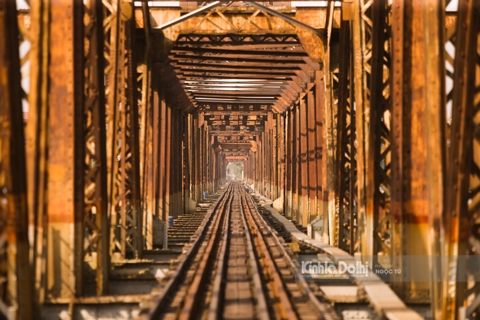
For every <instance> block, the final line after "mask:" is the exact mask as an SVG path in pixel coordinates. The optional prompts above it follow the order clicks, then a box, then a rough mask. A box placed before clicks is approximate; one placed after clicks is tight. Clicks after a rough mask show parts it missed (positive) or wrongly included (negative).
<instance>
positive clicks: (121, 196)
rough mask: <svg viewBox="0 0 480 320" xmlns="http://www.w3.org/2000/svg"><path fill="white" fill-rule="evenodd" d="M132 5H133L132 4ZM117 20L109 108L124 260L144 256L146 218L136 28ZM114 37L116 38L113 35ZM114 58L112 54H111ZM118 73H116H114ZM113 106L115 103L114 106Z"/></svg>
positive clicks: (115, 213) (118, 239) (114, 247)
mask: <svg viewBox="0 0 480 320" xmlns="http://www.w3.org/2000/svg"><path fill="white" fill-rule="evenodd" d="M128 5H130V6H131V5H132V4H128ZM116 20H117V22H116V23H117V28H118V29H117V33H116V34H117V36H118V37H115V41H118V43H117V50H116V51H114V52H112V53H113V55H115V58H114V59H115V61H116V62H115V64H114V65H111V67H112V68H114V66H115V67H116V69H117V70H116V71H115V73H114V78H113V79H115V80H114V81H115V82H117V83H116V84H115V85H114V86H115V88H116V92H115V93H112V92H110V95H112V97H111V99H109V108H110V110H112V111H111V112H113V119H114V121H113V123H112V125H113V126H114V132H112V136H110V137H108V138H109V139H113V140H112V142H111V146H112V147H113V151H112V158H111V161H112V162H113V165H112V169H113V170H112V175H111V179H112V180H111V182H110V183H112V187H111V195H110V196H111V201H112V205H111V209H112V212H111V217H112V218H111V219H112V221H111V224H112V240H111V252H112V254H113V253H115V252H118V253H119V254H120V258H121V259H125V258H127V254H133V256H135V257H137V258H138V257H141V255H142V251H143V240H142V238H143V236H142V232H141V231H142V225H143V222H142V219H143V213H142V211H141V199H140V172H139V141H138V134H139V130H138V125H139V124H138V100H137V98H136V94H137V88H136V73H135V72H134V70H136V65H135V63H136V61H137V60H136V58H135V55H134V46H133V43H134V41H135V38H134V32H135V25H134V19H133V17H129V18H128V19H127V20H125V21H123V20H120V19H119V17H116ZM111 36H112V37H114V36H115V35H114V34H112V35H111ZM110 58H112V54H111V55H110ZM112 72H114V71H112ZM110 103H113V104H110Z"/></svg>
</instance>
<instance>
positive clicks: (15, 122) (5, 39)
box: [0, 0, 33, 319]
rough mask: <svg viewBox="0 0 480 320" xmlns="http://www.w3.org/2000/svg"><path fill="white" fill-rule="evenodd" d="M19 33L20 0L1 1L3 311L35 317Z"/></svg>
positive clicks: (16, 316)
mask: <svg viewBox="0 0 480 320" xmlns="http://www.w3.org/2000/svg"><path fill="white" fill-rule="evenodd" d="M18 35H19V33H18V24H17V10H16V5H15V1H6V0H3V1H0V190H2V192H1V193H0V239H1V240H0V248H1V250H2V256H1V258H0V267H1V272H0V275H1V276H2V278H3V280H2V284H1V285H0V288H1V289H2V297H1V299H0V302H1V304H2V307H3V308H2V310H0V315H1V316H2V318H5V319H33V310H32V306H33V292H32V289H33V285H32V274H31V269H30V265H29V242H28V205H27V177H26V174H27V172H26V160H25V147H24V146H25V138H24V129H23V115H22V102H21V87H20V81H21V76H20V55H19V50H18Z"/></svg>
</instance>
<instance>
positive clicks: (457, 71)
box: [441, 0, 480, 319]
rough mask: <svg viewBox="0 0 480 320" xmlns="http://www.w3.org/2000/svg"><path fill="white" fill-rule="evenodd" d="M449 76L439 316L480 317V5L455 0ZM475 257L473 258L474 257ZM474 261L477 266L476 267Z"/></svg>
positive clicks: (448, 317)
mask: <svg viewBox="0 0 480 320" xmlns="http://www.w3.org/2000/svg"><path fill="white" fill-rule="evenodd" d="M453 66H454V70H453V72H454V76H453V79H454V82H453V106H452V109H453V112H452V123H451V128H450V129H451V135H450V139H451V145H450V148H448V149H447V173H446V179H445V189H444V191H445V199H446V202H445V216H446V219H445V240H446V241H445V242H446V250H445V252H444V254H445V255H446V256H447V261H446V263H447V264H446V265H445V270H444V272H446V276H447V277H448V279H455V281H449V282H445V283H444V287H443V292H442V301H443V306H442V313H441V317H442V318H443V319H458V318H462V317H464V318H467V319H469V318H470V319H473V318H476V317H478V315H479V312H480V289H479V286H478V282H477V280H475V281H473V282H472V281H469V279H478V268H477V267H476V265H477V264H476V263H477V262H478V261H479V255H478V248H479V243H480V240H479V239H480V232H479V229H480V228H479V225H480V219H479V216H478V207H479V200H478V199H479V197H478V196H479V186H480V174H479V168H480V141H479V137H478V134H477V132H478V128H479V124H480V122H479V117H478V116H479V110H480V108H479V106H480V100H479V96H478V90H479V88H480V5H479V3H478V2H476V1H471V0H460V1H459V2H458V20H457V27H456V41H455V61H454V65H453ZM473 261H475V262H474V263H472V262H473ZM474 265H475V267H474Z"/></svg>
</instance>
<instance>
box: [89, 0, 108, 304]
mask: <svg viewBox="0 0 480 320" xmlns="http://www.w3.org/2000/svg"><path fill="white" fill-rule="evenodd" d="M85 13H86V17H88V19H86V21H87V23H86V25H85V30H86V31H87V32H85V34H84V35H85V42H86V43H89V47H88V48H89V51H88V52H87V53H86V57H85V58H86V59H85V66H84V69H85V73H84V74H85V114H84V119H85V120H84V121H85V132H86V134H85V168H86V170H85V171H86V172H85V200H84V201H85V207H84V219H85V221H84V225H85V233H84V241H83V243H85V247H84V259H85V256H86V255H87V254H92V253H95V254H96V287H97V288H96V293H97V295H103V294H106V293H107V292H108V275H109V270H110V256H109V221H108V212H107V210H108V197H107V167H106V163H107V156H106V149H105V147H104V146H105V145H106V125H105V92H104V91H103V90H102V87H103V83H104V64H103V59H101V58H99V57H102V56H103V48H104V41H103V28H102V24H101V23H99V22H101V21H103V6H102V2H101V1H100V0H89V1H87V2H86V3H85Z"/></svg>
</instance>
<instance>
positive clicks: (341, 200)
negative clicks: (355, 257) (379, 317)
mask: <svg viewBox="0 0 480 320" xmlns="http://www.w3.org/2000/svg"><path fill="white" fill-rule="evenodd" d="M350 44H351V39H350V22H349V21H342V23H341V26H340V62H339V69H340V74H339V81H338V82H339V85H340V88H339V94H338V97H339V102H338V131H337V134H338V136H337V156H336V159H337V168H338V174H337V184H336V194H337V202H338V204H337V206H338V219H339V220H338V224H339V232H338V240H337V243H338V246H339V247H340V248H341V249H343V250H345V251H348V252H350V254H354V252H355V251H356V248H357V245H358V241H357V234H358V232H357V215H356V210H357V208H356V206H355V205H354V203H355V194H356V190H355V152H356V150H355V143H354V140H355V129H354V128H355V120H354V113H355V110H354V108H353V107H352V102H353V96H352V94H351V92H352V91H353V90H352V89H353V88H352V85H351V82H352V76H353V75H352V72H351V70H352V64H351V63H350V62H351V58H352V54H351V46H350Z"/></svg>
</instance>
